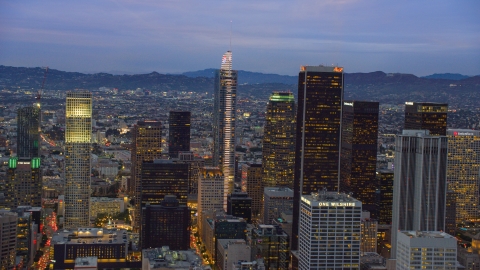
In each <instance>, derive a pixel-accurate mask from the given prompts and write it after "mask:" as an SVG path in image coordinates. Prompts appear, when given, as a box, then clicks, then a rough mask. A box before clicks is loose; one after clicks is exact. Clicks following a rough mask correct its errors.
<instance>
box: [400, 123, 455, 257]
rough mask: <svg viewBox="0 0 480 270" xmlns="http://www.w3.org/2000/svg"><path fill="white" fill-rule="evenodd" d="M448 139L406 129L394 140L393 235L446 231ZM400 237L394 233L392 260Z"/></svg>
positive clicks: (422, 131) (424, 131) (426, 131)
mask: <svg viewBox="0 0 480 270" xmlns="http://www.w3.org/2000/svg"><path fill="white" fill-rule="evenodd" d="M446 174H447V137H446V136H430V135H429V132H428V130H404V131H403V133H402V134H401V135H398V136H397V139H396V141H395V170H394V181H393V208H392V213H393V214H392V232H396V231H398V230H402V231H405V230H408V231H444V230H445V207H446V191H447V189H446V186H447V178H446ZM396 238H397V234H396V233H392V242H391V243H392V252H391V256H392V259H394V258H395V254H396V245H395V243H397V239H396Z"/></svg>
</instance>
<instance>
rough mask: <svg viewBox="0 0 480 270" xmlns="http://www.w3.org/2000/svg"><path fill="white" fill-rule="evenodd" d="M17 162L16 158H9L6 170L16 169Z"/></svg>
mask: <svg viewBox="0 0 480 270" xmlns="http://www.w3.org/2000/svg"><path fill="white" fill-rule="evenodd" d="M17 161H18V157H11V158H10V159H9V160H8V168H10V169H16V168H17Z"/></svg>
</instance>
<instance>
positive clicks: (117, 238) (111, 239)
mask: <svg viewBox="0 0 480 270" xmlns="http://www.w3.org/2000/svg"><path fill="white" fill-rule="evenodd" d="M127 242H128V240H127V230H124V229H103V228H79V229H78V230H59V231H57V232H56V233H55V234H54V235H53V237H52V244H53V245H55V244H127Z"/></svg>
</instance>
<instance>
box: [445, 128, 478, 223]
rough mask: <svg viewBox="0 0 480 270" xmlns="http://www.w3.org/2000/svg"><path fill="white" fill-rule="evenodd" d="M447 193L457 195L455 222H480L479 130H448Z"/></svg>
mask: <svg viewBox="0 0 480 270" xmlns="http://www.w3.org/2000/svg"><path fill="white" fill-rule="evenodd" d="M447 136H448V166H447V182H448V190H452V191H453V192H454V194H455V201H456V203H455V213H456V217H455V222H456V223H460V222H462V221H464V220H472V219H478V218H479V217H480V216H479V212H478V211H479V210H480V208H479V205H478V194H479V192H480V131H478V130H470V129H448V130H447Z"/></svg>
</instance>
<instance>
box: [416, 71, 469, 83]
mask: <svg viewBox="0 0 480 270" xmlns="http://www.w3.org/2000/svg"><path fill="white" fill-rule="evenodd" d="M422 78H426V79H445V80H457V81H458V80H463V79H467V78H470V76H466V75H462V74H458V73H435V74H432V75H428V76H424V77H422Z"/></svg>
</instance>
